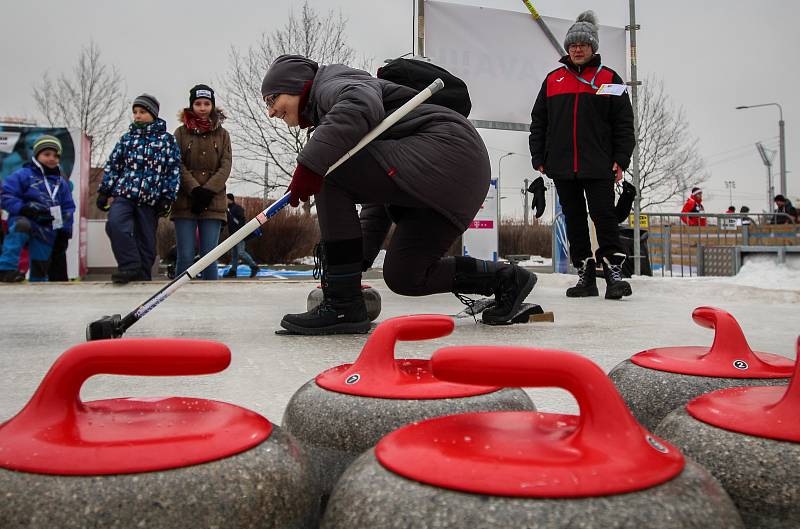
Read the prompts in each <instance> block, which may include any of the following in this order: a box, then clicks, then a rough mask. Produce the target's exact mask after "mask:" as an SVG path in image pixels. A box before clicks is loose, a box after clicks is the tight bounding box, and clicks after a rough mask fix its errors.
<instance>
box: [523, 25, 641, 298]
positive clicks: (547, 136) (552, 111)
mask: <svg viewBox="0 0 800 529" xmlns="http://www.w3.org/2000/svg"><path fill="white" fill-rule="evenodd" d="M598 44H599V39H598V36H597V20H596V17H595V14H594V12H592V11H586V12H584V13H581V14H580V15H579V16H578V19H577V21H576V22H575V24H573V25H572V27H570V28H569V31H567V36H566V38H565V39H564V48H565V49H566V50H567V51H568V52H569V54H568V55H566V56H564V57H562V58H561V60H560V61H559V62H561V63H562V64H563V66H561V67H559V68H557V69H555V70H553V71H552V72H550V73H549V74H548V75H547V77H546V78H545V80H544V82H543V83H542V88H541V90H540V91H539V96H538V97H537V98H536V103H535V104H534V106H533V111H532V112H531V135H530V139H529V142H530V149H531V161H532V163H533V168H534V169H536V170H537V171H539V172H540V173H543V174H546V175H547V176H548V177H549V178H551V179H553V181H554V183H555V185H556V191H558V197H559V200H560V201H561V208H562V210H563V212H564V216H565V219H566V223H567V238H568V239H569V247H570V249H569V251H570V258H571V260H572V264H573V266H575V268H577V269H578V274H579V279H578V284H577V285H575V286H574V287H571V288H569V289H567V297H588V296H597V295H598V291H597V283H596V271H595V270H596V264H595V258H593V256H592V247H591V241H590V239H589V225H588V222H587V218H586V206H587V204H588V207H589V215H590V216H591V217H592V221H593V222H594V225H595V228H596V230H597V239H598V243H599V248H598V249H597V252H596V256H595V257H596V259H597V260H598V261H600V262H601V263H602V265H603V274H604V276H605V280H606V299H621V298H622V297H623V296H630V295H631V286H630V285H629V284H628V283H627V282H626V281H623V280H622V263H624V262H625V257H626V256H625V253H624V251H623V248H622V245H621V243H620V239H619V228H618V226H617V218H616V214H615V210H614V182H619V181H620V180H621V179H622V173H623V171H624V170H625V169H627V167H628V164H629V162H630V159H631V154H632V153H633V148H634V145H635V138H634V129H633V109H632V108H631V102H630V99H629V98H628V94H627V92H625V91H624V88H625V85H624V84H623V81H622V78H621V77H620V76H619V75H617V73H616V72H615V71H614V70H612V69H610V68H608V67H607V66H604V65H603V61H602V59H601V58H600V55H598V54H597V48H598ZM603 84H614V85H617V87H616V88H618V89H619V90H618V91H617V92H616V93H618V94H619V95H605V94H604V95H598V94H597V91H598V89H599V88H600V86H601V85H603Z"/></svg>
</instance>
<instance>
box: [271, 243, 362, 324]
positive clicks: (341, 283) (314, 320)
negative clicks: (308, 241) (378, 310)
mask: <svg viewBox="0 0 800 529" xmlns="http://www.w3.org/2000/svg"><path fill="white" fill-rule="evenodd" d="M347 242H348V241H344V243H347ZM336 245H337V243H336V242H333V243H325V244H319V245H317V249H316V255H315V260H316V261H317V263H315V264H317V266H318V269H317V270H316V271H318V272H319V273H320V274H319V275H320V279H321V283H322V295H323V299H322V303H320V304H319V305H318V306H316V307H314V308H313V309H311V310H310V311H308V312H303V313H300V314H287V315H285V316H284V317H283V320H281V327H283V328H284V329H286V330H288V331H290V332H293V333H297V334H307V335H321V334H364V333H366V332H369V328H370V320H369V316H368V315H367V306H366V304H365V303H364V296H363V294H362V293H361V261H362V259H361V257H360V255H356V256H355V257H358V261H356V262H352V263H348V264H338V265H334V264H329V263H328V262H327V257H328V254H329V253H330V252H329V251H328V250H330V249H331V248H326V246H328V247H330V246H334V248H332V249H333V250H334V252H333V253H334V256H338V254H342V252H341V251H339V250H341V248H337V246H336ZM360 245H361V239H358V253H359V254H360V252H361V246H360ZM340 246H341V244H340Z"/></svg>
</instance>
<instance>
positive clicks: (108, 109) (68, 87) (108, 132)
mask: <svg viewBox="0 0 800 529" xmlns="http://www.w3.org/2000/svg"><path fill="white" fill-rule="evenodd" d="M100 55H101V54H100V48H99V47H98V46H97V44H95V43H94V42H90V43H89V45H88V46H85V47H83V48H82V49H81V55H80V57H79V58H78V63H77V64H76V65H75V67H74V68H73V69H72V72H71V74H61V75H59V76H58V77H57V78H56V79H55V80H53V79H51V78H50V76H49V74H47V73H46V74H45V75H44V78H43V80H42V82H41V84H39V85H38V86H35V87H34V89H33V98H34V100H35V101H36V106H37V107H38V108H39V111H40V112H41V113H42V114H43V115H44V117H45V119H47V121H48V123H49V124H50V126H51V127H63V126H67V127H80V129H81V130H82V131H83V132H84V133H85V134H86V135H87V136H89V137H90V138H91V140H92V160H91V162H92V166H93V167H97V166H98V164H101V163H102V162H103V160H105V158H106V155H107V154H108V150H109V149H110V147H111V146H112V145H113V141H114V139H115V138H116V136H117V134H119V132H120V127H121V124H122V122H123V120H124V118H125V115H126V113H127V110H128V105H127V102H126V100H125V92H126V87H125V82H124V80H123V78H122V76H121V75H120V73H119V71H117V69H116V68H115V67H114V66H108V65H107V64H104V63H103V62H102V60H101V58H100Z"/></svg>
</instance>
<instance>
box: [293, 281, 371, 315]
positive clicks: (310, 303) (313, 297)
mask: <svg viewBox="0 0 800 529" xmlns="http://www.w3.org/2000/svg"><path fill="white" fill-rule="evenodd" d="M361 294H362V295H363V296H364V304H366V306H367V316H369V321H375V320H376V319H377V318H378V316H380V315H381V295H380V294H379V293H378V291H377V290H375V289H374V288H372V287H371V286H369V285H361ZM320 303H322V287H321V286H318V287H317V288H315V289H314V290H312V291H311V292H309V293H308V300H306V310H309V311H310V310H314V309H315V308H316V307H318V306H319V304H320Z"/></svg>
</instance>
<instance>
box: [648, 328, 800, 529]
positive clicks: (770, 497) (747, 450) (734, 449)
mask: <svg viewBox="0 0 800 529" xmlns="http://www.w3.org/2000/svg"><path fill="white" fill-rule="evenodd" d="M797 353H798V355H800V342H798V345H797ZM798 366H800V363H797V365H796V366H795V372H794V377H793V378H792V381H791V383H790V384H789V386H788V388H786V387H776V386H773V387H763V386H762V387H758V386H751V387H746V388H728V389H722V390H718V391H714V392H712V393H709V394H706V395H702V396H700V397H697V398H696V399H694V400H692V401H691V402H689V404H687V405H686V407H685V408H679V409H677V410H675V411H673V412H672V413H670V414H669V415H667V417H666V418H665V419H664V420H663V421H662V422H661V424H660V425H659V426H658V428H657V429H656V432H658V434H659V435H661V436H663V437H664V438H665V439H668V440H670V441H671V442H672V443H673V444H675V445H676V446H678V447H680V449H681V450H682V451H683V452H684V453H685V454H686V455H687V456H689V457H691V458H693V459H694V460H696V461H697V462H698V463H700V464H702V465H703V466H704V467H705V468H707V469H708V470H709V472H711V473H712V474H713V475H714V477H716V478H717V479H718V480H719V481H720V483H722V486H723V487H725V490H727V492H728V494H729V495H730V496H731V498H732V499H733V501H734V503H735V504H736V506H737V507H738V508H739V512H740V513H741V515H742V519H743V520H744V522H745V526H746V527H748V528H751V529H756V528H757V529H796V528H797V527H800V481H799V480H798V478H797V476H800V420H798V417H800V367H798Z"/></svg>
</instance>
